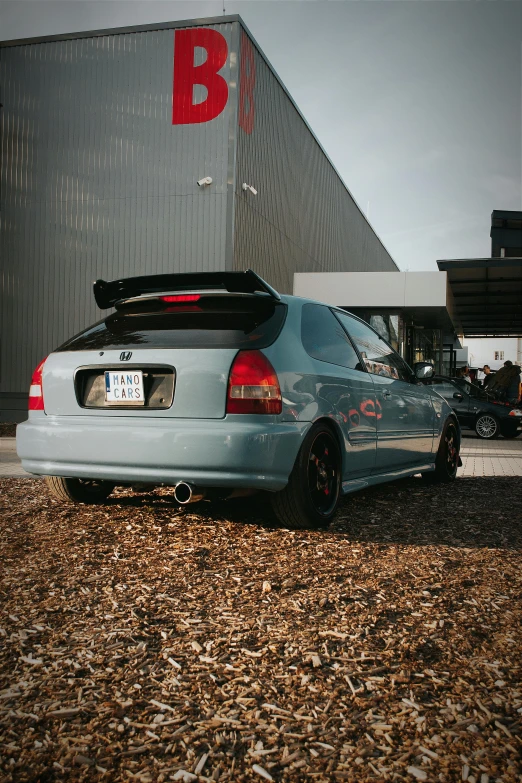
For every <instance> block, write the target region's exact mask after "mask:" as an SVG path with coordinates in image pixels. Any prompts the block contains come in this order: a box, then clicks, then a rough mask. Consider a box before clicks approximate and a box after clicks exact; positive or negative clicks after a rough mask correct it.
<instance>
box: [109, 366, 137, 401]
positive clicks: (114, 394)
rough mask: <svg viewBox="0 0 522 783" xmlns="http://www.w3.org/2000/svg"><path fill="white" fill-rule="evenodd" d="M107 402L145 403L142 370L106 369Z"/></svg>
mask: <svg viewBox="0 0 522 783" xmlns="http://www.w3.org/2000/svg"><path fill="white" fill-rule="evenodd" d="M105 402H106V403H107V404H108V405H145V394H144V392H143V372H142V370H132V371H129V370H127V371H126V372H121V371H118V370H106V371H105Z"/></svg>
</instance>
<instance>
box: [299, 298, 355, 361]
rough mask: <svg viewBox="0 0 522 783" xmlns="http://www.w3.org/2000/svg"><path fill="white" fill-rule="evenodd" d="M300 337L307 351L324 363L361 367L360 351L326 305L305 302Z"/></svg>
mask: <svg viewBox="0 0 522 783" xmlns="http://www.w3.org/2000/svg"><path fill="white" fill-rule="evenodd" d="M301 340H302V343H303V346H304V349H305V351H306V353H307V354H309V355H310V356H313V358H314V359H319V360H320V361H321V362H329V363H330V364H338V365H340V366H341V367H349V368H350V369H352V370H362V369H363V368H362V367H361V363H360V361H359V357H358V356H357V353H356V352H355V351H354V349H353V346H352V344H351V342H350V340H349V339H348V336H347V334H346V332H345V331H344V329H343V328H342V326H341V325H340V323H339V322H338V321H337V319H336V318H335V316H334V314H333V313H332V311H331V310H330V309H329V308H328V307H325V306H323V305H315V304H306V305H303V310H302V316H301Z"/></svg>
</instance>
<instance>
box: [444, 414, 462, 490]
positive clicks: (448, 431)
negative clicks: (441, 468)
mask: <svg viewBox="0 0 522 783" xmlns="http://www.w3.org/2000/svg"><path fill="white" fill-rule="evenodd" d="M442 443H443V444H444V446H443V451H444V456H445V463H444V464H445V468H446V473H447V475H448V480H449V481H452V480H453V479H454V478H455V477H456V475H457V468H458V466H459V436H458V433H457V428H456V426H455V424H454V423H453V422H451V421H450V422H448V424H447V426H446V427H445V429H444V433H443V435H442Z"/></svg>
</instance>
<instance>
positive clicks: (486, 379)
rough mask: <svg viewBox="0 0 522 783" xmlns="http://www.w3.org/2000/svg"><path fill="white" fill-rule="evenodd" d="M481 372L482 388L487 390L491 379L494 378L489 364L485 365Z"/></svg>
mask: <svg viewBox="0 0 522 783" xmlns="http://www.w3.org/2000/svg"><path fill="white" fill-rule="evenodd" d="M482 372H483V373H484V380H483V381H482V388H483V389H487V388H488V386H489V384H490V383H491V382H492V380H493V378H494V377H495V376H494V375H493V373H492V372H491V367H490V366H489V364H485V365H484V367H483V368H482Z"/></svg>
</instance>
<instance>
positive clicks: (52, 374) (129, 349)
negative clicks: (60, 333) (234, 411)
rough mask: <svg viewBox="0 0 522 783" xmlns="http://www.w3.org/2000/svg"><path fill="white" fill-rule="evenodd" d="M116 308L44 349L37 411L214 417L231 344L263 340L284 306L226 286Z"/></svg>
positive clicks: (262, 343)
mask: <svg viewBox="0 0 522 783" xmlns="http://www.w3.org/2000/svg"><path fill="white" fill-rule="evenodd" d="M172 277H175V276H172ZM108 285H112V284H108ZM110 304H112V303H110ZM110 304H107V305H105V306H110ZM116 308H117V309H116V312H114V313H112V314H111V315H109V316H108V317H107V318H105V319H104V320H103V321H100V322H99V323H97V324H95V325H94V326H92V327H90V328H89V329H87V330H85V331H84V332H82V333H80V334H79V335H77V336H76V337H74V338H73V339H72V340H69V341H68V342H67V343H65V344H64V345H62V346H61V347H60V348H59V349H58V350H57V351H55V352H54V353H52V354H51V355H50V356H49V357H48V359H47V361H46V362H45V365H44V369H43V393H44V401H45V412H46V414H48V415H60V416H86V417H88V416H127V417H129V416H130V417H134V418H135V417H169V418H171V417H178V418H196V419H219V418H223V417H224V416H225V411H226V397H227V382H228V376H229V372H230V368H231V365H232V362H233V360H234V357H235V356H236V354H237V352H238V351H239V350H242V349H255V348H266V347H268V346H269V345H271V344H272V343H273V342H274V341H275V339H276V338H277V336H278V335H279V333H280V331H281V328H282V326H283V323H284V320H285V315H286V305H285V304H283V303H282V302H280V301H278V300H276V299H275V298H273V297H271V296H269V295H264V294H257V293H246V294H245V293H230V292H228V291H227V292H216V291H203V292H201V293H194V292H193V293H183V294H178V293H174V294H169V293H168V292H167V293H165V292H164V293H161V294H157V295H156V294H152V295H151V294H147V295H140V296H138V297H134V298H131V299H124V300H121V301H119V302H117V303H116ZM122 395H123V396H122Z"/></svg>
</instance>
